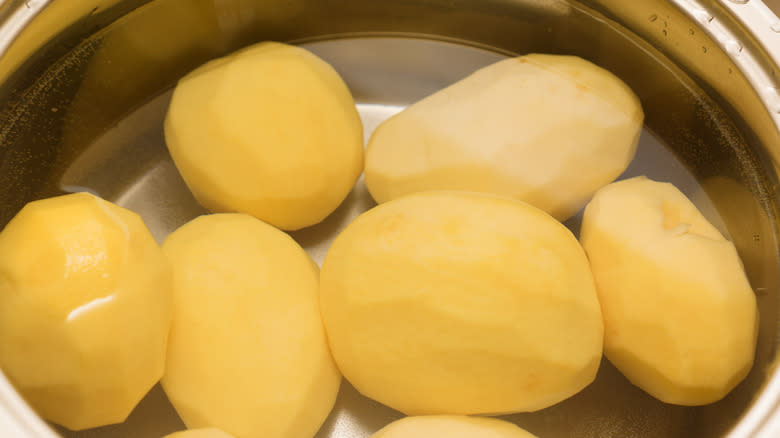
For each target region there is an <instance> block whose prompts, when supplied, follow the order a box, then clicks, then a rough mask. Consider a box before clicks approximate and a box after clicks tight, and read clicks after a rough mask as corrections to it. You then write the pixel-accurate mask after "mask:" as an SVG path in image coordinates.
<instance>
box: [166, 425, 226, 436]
mask: <svg viewBox="0 0 780 438" xmlns="http://www.w3.org/2000/svg"><path fill="white" fill-rule="evenodd" d="M164 438H233V436H231V435H229V434H227V433H225V432H222V431H221V430H219V429H215V428H213V427H210V428H205V429H189V430H182V431H181V432H174V433H171V434H168V435H165V437H164Z"/></svg>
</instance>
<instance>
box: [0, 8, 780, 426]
mask: <svg viewBox="0 0 780 438" xmlns="http://www.w3.org/2000/svg"><path fill="white" fill-rule="evenodd" d="M71 1H73V0H71ZM49 3H50V5H49V7H46V8H43V7H44V6H45V5H46V4H49ZM751 3H752V4H753V6H750V7H757V6H756V5H758V3H759V2H756V1H755V0H753V1H750V2H747V4H751ZM68 4H70V5H71V7H68V6H67V5H68ZM735 5H736V3H735ZM742 6H744V5H743V4H742V3H740V6H733V7H734V8H736V7H742ZM95 7H97V9H95ZM42 8H43V9H42ZM730 8H732V5H730V4H726V3H725V0H724V2H697V1H693V0H686V1H683V0H673V1H668V2H664V1H644V2H625V1H620V0H614V1H607V0H594V1H582V2H575V1H564V0H549V1H541V0H514V1H508V0H482V1H475V0H473V1H468V0H456V1H444V0H426V1H423V0H420V1H412V0H408V1H402V2H361V1H347V0H333V1H328V2H321V1H313V0H312V1H306V0H296V1H272V0H268V1H263V2H260V1H256V0H155V1H149V2H147V1H142V0H138V1H119V0H103V1H97V0H79V1H78V2H75V1H74V2H73V3H71V2H70V1H69V2H65V1H63V0H54V1H45V0H39V1H27V2H21V1H6V2H4V3H2V4H0V20H2V25H0V48H3V47H4V45H8V43H10V46H8V50H7V51H6V55H5V56H4V57H2V58H0V78H2V79H3V80H4V82H3V84H2V85H0V224H4V223H5V222H6V221H7V220H8V219H10V217H11V216H12V215H13V214H14V213H15V212H16V211H17V210H18V209H19V208H20V207H21V206H22V205H23V204H24V202H26V201H28V200H30V199H34V198H37V197H42V196H48V195H53V194H57V193H62V192H63V191H73V190H83V189H86V190H90V191H94V192H97V193H99V194H100V195H102V196H104V197H106V198H108V199H111V200H114V201H116V202H119V203H121V204H124V205H125V206H128V207H130V208H132V209H134V210H136V211H138V212H139V213H140V214H141V215H142V216H143V217H144V219H145V221H146V222H147V224H148V225H149V227H150V229H151V230H152V232H153V233H154V234H155V236H156V237H157V238H158V239H162V238H164V236H165V235H166V234H167V233H168V232H170V231H171V230H172V229H174V228H175V227H176V226H178V225H180V224H181V223H183V222H185V221H186V220H188V219H190V218H192V217H194V216H196V215H198V214H200V213H202V212H203V210H202V209H201V208H200V207H199V206H198V205H197V203H195V202H194V200H193V199H192V197H191V195H190V194H189V192H188V191H187V190H186V187H185V186H184V185H183V183H182V182H181V180H180V178H179V176H178V174H177V173H176V171H175V168H174V167H173V166H172V163H171V162H170V158H169V157H168V155H167V152H166V150H165V148H164V143H163V140H162V134H161V121H162V117H163V115H164V112H165V109H166V105H167V99H168V96H169V94H168V92H169V90H170V87H171V86H172V85H173V84H174V83H175V80H176V79H177V78H178V77H179V76H180V75H181V74H183V73H185V72H186V71H188V70H190V69H192V68H194V67H195V66H197V65H198V64H200V63H201V62H203V61H205V60H207V59H209V58H211V57H214V56H217V55H220V54H223V53H226V52H229V51H231V50H233V49H235V48H237V47H240V46H242V45H245V44H248V43H251V42H253V41H258V40H262V39H274V40H283V41H296V42H300V43H302V44H305V45H306V46H307V47H308V48H310V49H312V50H314V51H315V52H316V53H318V54H320V55H321V56H322V57H323V58H325V59H326V60H328V61H330V62H331V63H332V64H333V65H334V66H335V67H336V68H337V69H338V70H339V71H340V73H341V74H342V75H343V76H344V78H345V80H346V82H347V83H348V85H349V86H350V88H351V90H352V91H353V94H354V95H355V97H356V100H357V101H358V104H359V109H360V111H361V115H362V116H363V118H364V121H365V128H366V130H367V132H368V131H370V130H371V129H373V127H374V126H375V125H376V124H377V123H378V122H379V121H380V120H382V119H383V118H385V117H387V116H388V115H390V114H392V113H393V112H394V111H398V110H399V109H401V108H402V107H403V106H404V105H406V104H408V103H410V102H413V101H414V100H416V99H419V98H421V97H423V96H425V95H426V94H429V93H430V92H433V91H435V90H437V89H438V88H441V87H442V86H444V85H446V84H448V83H451V82H453V81H455V80H457V79H459V78H460V77H463V76H465V75H466V74H468V73H469V72H470V71H473V70H474V69H476V68H478V67H479V66H482V65H484V64H486V63H489V62H491V61H493V60H496V59H499V58H500V57H501V56H505V55H509V54H515V53H527V52H550V53H572V54H577V55H580V56H583V57H586V58H588V59H590V60H593V61H594V62H596V63H598V64H600V65H602V66H604V67H606V68H608V69H610V70H612V71H613V72H615V73H616V74H618V75H619V76H621V77H622V78H623V79H624V80H625V81H626V82H627V83H629V85H630V86H631V87H632V88H633V89H634V90H635V91H636V92H637V94H638V95H639V96H640V99H641V100H642V102H643V106H644V107H645V110H646V114H647V120H646V121H647V124H646V130H645V132H644V135H643V137H642V140H641V143H640V148H639V155H638V156H637V159H636V160H635V162H634V164H633V165H632V166H631V168H630V169H629V170H628V171H627V172H626V175H636V174H648V175H649V176H651V177H654V178H657V179H664V180H668V181H673V182H675V183H676V184H677V185H678V186H680V187H681V189H683V191H685V192H686V193H687V194H688V195H689V196H691V197H692V198H693V199H694V201H695V202H696V203H697V205H699V207H700V208H701V209H702V210H703V211H704V212H705V214H706V215H707V216H708V217H709V218H710V219H711V220H713V222H715V224H716V225H718V226H719V228H721V229H722V230H723V231H724V232H725V233H727V234H728V235H730V236H731V238H732V239H733V240H734V242H735V244H736V245H737V247H738V249H739V251H740V255H741V256H742V258H743V261H744V262H745V267H746V270H747V273H748V276H749V278H750V281H751V284H752V285H753V287H754V289H755V290H756V294H757V298H758V302H759V307H760V312H761V327H760V333H759V347H758V351H757V357H756V365H755V367H754V369H753V371H752V372H751V375H750V376H749V377H748V379H746V381H745V382H743V383H742V384H741V385H740V386H739V387H738V388H737V389H736V390H735V391H734V392H732V394H730V395H729V396H728V397H727V398H726V399H724V400H723V401H721V402H718V403H715V404H713V405H710V406H705V407H700V408H684V407H678V406H671V405H665V404H662V403H660V402H658V401H656V400H654V399H652V398H651V397H649V396H647V395H646V394H644V393H643V392H641V391H640V390H638V389H636V388H634V387H633V386H632V385H630V383H628V381H627V380H626V379H625V378H623V377H622V376H621V375H620V374H619V373H618V372H617V371H616V370H615V369H614V368H613V367H612V366H611V365H609V363H608V362H607V361H604V362H603V365H602V368H601V370H600V372H599V376H598V378H597V380H596V382H594V384H593V385H591V386H590V387H588V388H587V389H586V390H585V391H583V392H582V393H580V394H578V395H576V396H575V397H572V398H571V399H569V400H567V401H565V402H563V403H561V404H559V405H556V406H554V407H551V408H549V409H545V410H542V411H540V412H536V413H529V414H518V415H513V416H509V417H507V418H508V419H510V420H512V421H515V422H517V423H518V424H520V425H522V426H524V427H526V428H528V429H529V430H530V431H532V432H534V433H536V434H537V435H538V436H539V437H540V438H545V437H551V438H552V437H561V438H565V437H579V438H587V437H599V438H609V437H634V436H636V437H640V436H641V437H647V438H653V437H670V438H672V437H715V436H723V435H726V434H728V436H730V437H733V438H742V437H750V436H756V437H762V438H763V437H769V436H772V437H775V436H780V430H779V429H777V427H778V426H777V422H778V421H780V420H777V418H780V413H778V401H779V400H780V374H779V373H777V372H776V369H775V367H776V365H777V358H776V355H777V345H778V339H779V338H780V332H779V331H778V313H779V312H780V296H779V293H780V292H779V291H780V286H779V281H778V280H779V279H780V269H779V267H778V265H779V263H778V239H777V238H778V226H777V203H778V200H779V199H778V193H777V189H778V184H777V164H776V163H777V162H778V161H777V158H778V157H780V135H779V134H778V125H779V124H780V120H779V119H778V117H777V116H776V112H775V110H774V109H773V107H772V105H771V99H772V92H771V90H770V88H775V89H778V88H780V87H778V78H777V72H776V69H777V60H773V56H774V54H773V53H772V52H773V50H772V49H767V46H765V45H764V44H763V43H762V41H763V39H762V38H765V37H764V36H761V35H759V32H758V31H754V30H753V29H758V28H757V27H754V25H751V26H750V27H749V28H748V27H745V26H743V24H745V23H747V24H751V23H748V21H750V20H755V19H756V18H755V17H753V16H751V15H749V14H744V13H738V12H733V11H731V9H730ZM41 9H42V12H40V14H39V15H38V16H37V18H35V19H32V18H31V17H33V16H34V15H35V14H36V13H37V12H38V11H39V10H41ZM762 14H763V12H762ZM761 16H762V17H764V15H761ZM119 17H122V18H119ZM710 17H712V18H711V19H710ZM765 18H766V19H767V20H770V21H771V19H772V18H771V16H769V15H766V17H765ZM117 19H118V20H117ZM30 20H32V21H30ZM705 23H706V24H705ZM759 25H761V23H758V24H755V26H759ZM22 28H24V30H23V31H22V30H21V29H22ZM629 29H630V30H629ZM20 31H21V33H20ZM17 34H19V36H18V38H16V39H15V40H12V38H13V37H14V36H16V35H17ZM723 35H727V36H728V38H729V39H726V40H724V37H723ZM729 42H736V43H737V44H739V46H740V47H741V50H735V49H734V47H736V46H734V45H733V44H728V43H729ZM770 45H771V44H770ZM371 205H372V201H371V199H370V197H369V196H368V195H367V193H366V192H365V189H364V187H363V186H362V185H360V184H359V185H358V186H357V187H356V188H355V190H354V191H353V193H352V195H350V197H349V198H348V199H347V201H346V202H345V204H344V205H343V206H342V207H340V208H339V210H338V211H337V212H335V213H334V214H333V215H332V216H331V217H329V218H328V219H327V220H326V221H325V222H324V223H323V224H320V225H318V226H315V227H312V228H310V229H306V230H301V231H299V232H296V233H294V237H295V238H296V239H297V240H298V241H299V242H300V243H301V244H302V245H304V246H305V247H306V248H307V249H308V250H309V251H310V252H311V253H312V254H313V256H314V257H315V258H317V259H318V260H321V258H322V257H323V255H324V252H325V250H326V249H327V246H328V244H329V241H330V239H332V238H333V237H334V236H335V234H336V233H337V232H338V231H339V230H340V229H341V228H343V227H344V226H345V225H346V224H347V223H348V222H349V220H351V218H353V217H354V216H355V215H356V214H358V213H359V212H360V211H363V210H365V209H366V208H368V207H370V206H371ZM567 225H569V226H570V227H571V228H572V229H573V230H575V231H576V230H577V229H578V227H579V225H578V221H577V219H576V218H575V219H574V220H572V221H569V222H568V223H567ZM0 406H3V407H5V408H6V409H0V430H2V431H3V432H5V431H11V430H13V429H11V428H12V427H18V430H19V431H20V432H19V434H18V436H25V437H26V436H36V437H37V436H54V435H53V432H47V431H46V429H45V426H44V425H43V423H42V422H40V420H37V419H36V418H35V417H34V415H32V413H31V411H29V410H27V409H26V407H25V406H24V405H23V404H21V403H20V402H19V399H18V396H16V395H15V394H14V393H13V391H12V390H11V388H10V386H7V385H6V382H5V381H4V380H0ZM743 414H746V415H745V416H744V417H743ZM399 415H400V414H398V413H397V412H394V411H392V410H390V409H388V408H385V407H382V406H380V405H378V404H376V403H374V402H372V401H370V400H367V399H365V398H363V397H362V396H360V395H359V394H357V393H356V391H355V390H354V389H352V388H351V387H350V386H349V385H348V384H346V383H345V384H344V388H343V389H342V391H341V393H340V395H339V400H338V402H337V408H336V410H335V411H334V413H333V415H332V416H331V417H330V418H329V420H328V422H327V423H326V425H325V426H324V427H323V429H322V431H321V432H320V434H319V435H318V437H320V438H324V437H365V436H368V435H369V434H370V433H371V432H373V431H374V430H376V429H378V428H379V427H381V426H383V425H384V424H386V423H387V422H389V421H391V420H392V419H394V418H397V417H398V416H399ZM740 418H742V419H741V421H740ZM6 424H7V428H6ZM12 424H15V425H16V426H12ZM735 425H736V427H735V428H734V426H735ZM181 427H182V425H181V423H180V422H179V420H178V418H177V417H176V415H175V412H174V411H173V410H172V408H171V406H170V405H169V404H168V402H167V400H166V399H165V397H164V394H163V393H162V391H161V390H160V388H159V387H156V388H155V389H154V390H153V391H152V392H151V393H150V394H149V396H147V398H146V399H145V400H144V401H143V402H142V403H141V405H139V407H138V408H137V409H136V411H135V412H134V413H133V414H132V415H131V416H130V418H129V419H128V421H127V422H126V423H125V424H123V425H117V426H109V427H106V428H100V429H96V430H91V431H85V432H80V433H71V432H66V431H62V430H59V432H61V433H63V434H64V435H65V436H66V437H120V436H137V437H159V436H162V435H163V434H165V433H168V432H172V431H174V430H176V429H179V428H181ZM732 428H733V429H732ZM14 433H15V432H14ZM10 436H17V435H10Z"/></svg>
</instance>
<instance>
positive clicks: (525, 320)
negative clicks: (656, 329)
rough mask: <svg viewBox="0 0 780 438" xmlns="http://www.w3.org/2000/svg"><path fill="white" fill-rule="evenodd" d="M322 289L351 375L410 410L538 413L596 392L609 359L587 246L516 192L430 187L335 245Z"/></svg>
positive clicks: (362, 222) (365, 390)
mask: <svg viewBox="0 0 780 438" xmlns="http://www.w3.org/2000/svg"><path fill="white" fill-rule="evenodd" d="M320 294H321V297H320V300H321V304H322V316H323V321H324V323H325V328H326V330H327V333H328V340H329V343H330V347H331V351H332V352H333V356H334V358H335V360H336V363H337V364H338V366H339V369H340V370H341V371H342V373H343V374H344V376H345V377H346V378H347V379H348V380H349V381H350V382H351V383H352V384H353V385H354V386H355V388H357V390H358V391H360V392H361V393H362V394H363V395H366V396H368V397H370V398H373V399H375V400H377V401H379V402H381V403H384V404H386V405H388V406H390V407H391V408H394V409H397V410H399V411H401V412H404V413H406V414H407V415H431V414H498V413H510V412H520V411H534V410H538V409H542V408H545V407H547V406H550V405H552V404H555V403H557V402H560V401H561V400H564V399H566V398H568V397H570V396H571V395H573V394H575V393H577V392H578V391H580V390H581V389H582V388H584V387H585V386H587V385H588V384H589V383H590V382H591V381H592V380H593V378H594V377H595V375H596V371H597V369H598V366H599V363H600V361H601V356H602V336H603V328H602V320H601V312H600V309H599V304H598V301H597V298H596V291H595V289H594V285H593V278H592V276H591V273H590V269H589V267H588V261H587V259H586V257H585V253H584V252H583V250H582V248H581V247H580V245H579V244H578V242H577V240H576V239H575V238H574V236H572V234H571V232H569V230H568V229H566V228H565V227H564V226H563V225H561V224H560V223H559V222H557V221H556V220H555V219H553V218H552V217H550V216H549V215H547V214H546V213H544V212H543V211H541V210H539V209H537V208H535V207H532V206H530V205H528V204H525V203H522V202H517V201H514V200H510V199H505V198H499V197H495V196H491V195H485V194H479V193H468V192H427V193H420V194H416V195H410V196H407V197H404V198H401V199H398V200H395V201H391V202H388V203H385V204H382V205H380V206H378V207H376V208H374V209H372V210H370V211H368V212H367V213H364V214H363V215H361V216H360V217H358V218H357V219H356V220H355V221H354V222H353V223H352V224H350V225H349V226H348V227H347V228H346V229H345V230H344V232H343V233H342V234H341V235H340V236H339V237H338V238H337V239H336V241H335V242H334V243H333V245H332V246H331V248H330V251H329V252H328V254H327V256H326V257H325V262H324V264H323V267H322V275H321V280H320Z"/></svg>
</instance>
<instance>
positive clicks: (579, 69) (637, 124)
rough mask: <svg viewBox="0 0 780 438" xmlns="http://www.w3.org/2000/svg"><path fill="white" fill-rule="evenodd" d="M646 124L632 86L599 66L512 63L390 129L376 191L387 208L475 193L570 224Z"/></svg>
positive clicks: (624, 160) (382, 140)
mask: <svg viewBox="0 0 780 438" xmlns="http://www.w3.org/2000/svg"><path fill="white" fill-rule="evenodd" d="M643 118H644V115H643V112H642V108H641V106H640V103H639V100H638V99H637V97H636V95H634V93H633V92H632V91H631V90H630V89H629V88H628V86H626V84H624V83H623V82H622V81H620V79H618V78H617V77H616V76H614V75H613V74H611V73H610V72H608V71H606V70H604V69H602V68H600V67H598V66H596V65H594V64H591V63H590V62H587V61H585V60H583V59H580V58H577V57H573V56H554V55H528V56H524V57H520V58H514V59H507V60H504V61H500V62H497V63H495V64H493V65H490V66H488V67H485V68H483V69H481V70H478V71H477V72H475V73H473V74H472V75H470V76H469V77H467V78H465V79H463V80H461V81H459V82H457V83H455V84H453V85H451V86H449V87H447V88H445V89H443V90H441V91H439V92H437V93H434V94H433V95H431V96H429V97H427V98H425V99H423V100H421V101H419V102H417V103H415V104H414V105H412V106H410V107H408V108H407V109H405V110H404V111H402V112H401V113H399V114H397V115H395V116H393V117H391V118H390V119H388V120H387V121H385V122H384V123H382V124H381V125H380V126H379V127H378V128H377V129H376V131H375V132H374V134H373V136H372V137H371V140H370V141H369V144H368V147H367V150H366V164H365V178H366V185H367V186H368V189H369V191H370V192H371V195H372V196H373V197H374V199H375V200H376V201H377V202H378V203H382V202H386V201H389V200H391V199H395V198H398V197H400V196H403V195H405V194H409V193H414V192H420V191H425V190H467V191H478V192H485V193H494V194H500V195H504V196H509V197H513V198H515V199H518V200H521V201H525V202H528V203H529V204H531V205H534V206H535V207H538V208H540V209H542V210H544V211H546V212H548V213H550V214H551V215H552V216H553V217H555V218H556V219H558V220H565V219H567V218H569V217H570V216H572V215H574V214H575V213H576V212H577V211H579V210H580V209H581V208H582V207H583V206H584V205H585V203H587V202H588V200H590V197H591V196H592V195H593V193H594V192H595V191H596V190H598V189H599V188H601V187H602V186H604V185H606V184H608V183H610V182H612V181H613V180H614V179H615V178H617V177H618V175H620V174H621V173H622V172H623V171H624V170H625V169H626V167H627V166H628V164H629V163H630V162H631V160H632V158H633V157H634V153H635V151H636V144H637V141H638V138H639V134H640V132H641V128H642V121H643Z"/></svg>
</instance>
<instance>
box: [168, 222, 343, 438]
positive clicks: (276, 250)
mask: <svg viewBox="0 0 780 438" xmlns="http://www.w3.org/2000/svg"><path fill="white" fill-rule="evenodd" d="M163 251H164V252H165V254H166V256H168V258H169V260H170V261H171V264H172V266H173V278H174V281H173V284H174V287H173V292H174V293H173V297H174V313H173V323H172V325H171V335H170V341H169V343H168V361H167V364H166V370H165V376H164V377H163V379H162V385H163V389H165V393H166V394H167V395H168V398H169V399H170V400H171V403H172V404H173V406H174V407H175V408H176V411H177V412H178V413H179V416H180V417H181V418H182V420H183V421H184V423H185V424H186V425H187V427H189V428H201V427H216V428H219V429H222V430H224V431H225V432H227V433H229V434H231V435H233V436H235V437H236V438H311V437H312V436H314V434H315V432H316V431H317V429H319V427H320V426H321V425H322V423H323V421H324V420H325V417H327V416H328V413H330V410H331V409H332V407H333V403H334V402H335V400H336V393H337V392H338V389H339V384H340V382H341V375H340V374H339V372H338V370H337V369H336V366H335V364H334V363H333V359H332V358H331V356H330V352H329V351H328V345H327V341H326V340H325V331H324V329H323V326H322V319H321V318H320V310H319V303H318V292H317V288H318V272H317V266H316V265H315V264H314V262H313V261H312V260H311V258H309V256H308V255H307V254H306V253H305V252H304V251H303V249H302V248H301V247H300V246H298V244H297V243H295V241H294V240H292V238H290V237H289V236H288V235H287V234H285V233H283V232H281V231H279V230H277V229H276V228H274V227H272V226H270V225H268V224H265V223H263V222H261V221H259V220H257V219H255V218H252V217H250V216H247V215H243V214H218V215H211V216H202V217H200V218H197V219H195V220H193V221H192V222H190V223H188V224H186V225H184V226H183V227H181V228H179V229H178V230H176V231H175V232H174V233H173V234H171V235H170V236H169V237H168V238H167V239H166V240H165V243H164V244H163Z"/></svg>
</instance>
